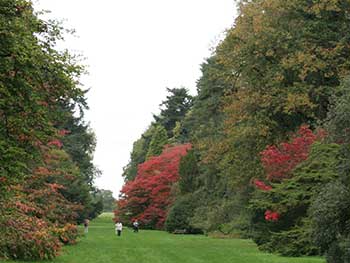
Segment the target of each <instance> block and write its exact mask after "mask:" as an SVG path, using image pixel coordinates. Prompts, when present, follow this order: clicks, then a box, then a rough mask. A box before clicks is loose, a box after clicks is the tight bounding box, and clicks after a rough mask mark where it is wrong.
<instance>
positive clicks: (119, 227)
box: [115, 222, 123, 236]
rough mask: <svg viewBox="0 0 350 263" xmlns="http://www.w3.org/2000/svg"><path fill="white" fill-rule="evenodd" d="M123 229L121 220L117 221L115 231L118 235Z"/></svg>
mask: <svg viewBox="0 0 350 263" xmlns="http://www.w3.org/2000/svg"><path fill="white" fill-rule="evenodd" d="M122 230H123V224H122V223H121V222H118V223H116V224H115V233H116V234H117V235H118V236H120V235H121V234H122Z"/></svg>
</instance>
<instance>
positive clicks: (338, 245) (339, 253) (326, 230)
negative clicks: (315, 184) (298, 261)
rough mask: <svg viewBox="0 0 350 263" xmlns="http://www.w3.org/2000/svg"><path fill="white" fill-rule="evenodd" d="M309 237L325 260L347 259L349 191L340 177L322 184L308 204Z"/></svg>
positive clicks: (334, 262)
mask: <svg viewBox="0 0 350 263" xmlns="http://www.w3.org/2000/svg"><path fill="white" fill-rule="evenodd" d="M310 215H311V218H312V223H313V231H312V232H313V235H312V236H313V238H314V241H315V243H316V245H317V246H319V247H320V248H321V250H322V252H324V253H326V256H327V262H329V263H338V262H350V261H349V260H350V258H349V256H350V254H349V249H350V246H349V245H350V191H349V187H348V186H346V185H344V183H343V182H341V181H340V180H337V181H334V182H332V183H329V184H327V185H326V186H324V188H323V190H322V191H321V192H320V193H319V195H318V197H317V199H316V200H315V201H314V202H313V204H312V206H311V208H310Z"/></svg>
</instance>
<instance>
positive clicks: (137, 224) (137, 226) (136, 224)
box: [132, 220, 139, 233]
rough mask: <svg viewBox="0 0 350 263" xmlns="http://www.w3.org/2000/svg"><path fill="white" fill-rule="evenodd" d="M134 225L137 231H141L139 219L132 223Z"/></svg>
mask: <svg viewBox="0 0 350 263" xmlns="http://www.w3.org/2000/svg"><path fill="white" fill-rule="evenodd" d="M132 226H133V227H134V232H135V233H137V232H139V222H137V220H135V221H134V222H133V223H132Z"/></svg>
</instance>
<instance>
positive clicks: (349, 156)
mask: <svg viewBox="0 0 350 263" xmlns="http://www.w3.org/2000/svg"><path fill="white" fill-rule="evenodd" d="M349 99H350V83H349V78H346V79H345V80H344V81H343V82H342V85H341V86H340V87H339V88H338V92H337V93H336V94H335V95H334V96H333V98H332V104H331V107H330V110H329V113H328V117H327V120H326V122H325V127H326V128H327V130H328V131H329V133H330V136H329V140H331V141H335V142H338V143H339V142H340V143H341V144H340V155H339V166H338V170H337V171H338V174H339V179H337V180H333V181H332V182H330V183H329V184H327V185H325V186H324V187H323V189H322V191H321V192H320V194H319V195H318V196H317V198H316V200H314V202H313V203H312V206H311V209H310V214H311V219H312V223H313V239H314V241H315V243H316V244H317V245H318V246H319V247H320V249H321V251H322V252H323V253H325V254H326V257H327V262H329V263H338V262H339V263H340V262H341V263H343V262H350V253H349V249H350V221H349V218H350V201H349V200H350V191H349V189H350V188H349V187H350V168H349V167H350V136H349V135H350V133H349V130H350V123H349V117H350V115H349V110H350V100H349Z"/></svg>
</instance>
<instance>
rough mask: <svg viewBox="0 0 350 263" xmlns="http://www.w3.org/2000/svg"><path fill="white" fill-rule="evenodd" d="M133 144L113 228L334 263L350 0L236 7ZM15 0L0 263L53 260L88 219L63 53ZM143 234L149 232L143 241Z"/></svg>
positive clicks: (5, 76)
mask: <svg viewBox="0 0 350 263" xmlns="http://www.w3.org/2000/svg"><path fill="white" fill-rule="evenodd" d="M237 6H238V15H237V18H236V20H235V22H234V24H233V26H232V27H231V28H229V29H228V30H227V32H226V35H225V37H224V38H223V39H222V41H221V42H220V43H219V44H218V45H217V47H216V48H215V50H214V51H213V53H212V55H211V56H210V57H209V58H206V60H205V62H204V63H203V64H202V65H201V77H200V78H199V79H198V81H197V94H196V95H190V94H189V92H188V90H187V89H186V88H185V87H180V88H168V96H167V97H166V98H165V99H164V101H163V102H162V103H161V104H160V113H159V114H157V115H154V120H153V121H152V123H150V124H149V127H148V128H147V129H146V130H145V131H144V133H143V134H142V135H141V136H140V138H139V139H138V140H136V141H135V142H134V144H133V148H132V152H131V154H130V161H129V163H127V164H126V166H125V168H124V172H123V177H124V180H125V185H124V186H123V188H122V190H121V193H120V196H119V198H118V200H117V202H116V204H115V206H116V209H115V212H114V217H115V218H114V220H115V221H117V220H118V221H121V222H123V224H124V225H126V226H128V225H131V224H132V221H133V220H136V219H137V220H138V221H139V223H140V227H141V229H152V230H155V229H156V230H166V231H168V232H170V233H187V234H205V235H216V236H219V237H225V238H242V239H251V240H253V241H254V242H255V243H256V244H257V245H258V247H259V249H260V250H262V251H266V252H270V253H276V254H280V255H284V256H303V255H322V256H325V258H326V260H327V262H329V263H338V262H339V263H340V262H350V27H349V25H350V1H349V0H288V1H285V0H240V1H237ZM66 33H67V32H66V30H65V29H64V28H63V27H62V26H61V24H60V23H58V22H56V21H43V20H42V19H39V17H38V14H37V13H35V12H34V10H33V7H32V4H31V2H30V1H27V0H0V259H1V260H2V259H5V260H6V259H15V260H39V259H49V260H50V259H53V258H54V257H56V256H57V255H58V254H59V253H60V251H61V248H62V247H63V246H64V245H70V244H74V243H76V242H77V240H78V236H79V231H78V227H77V225H78V224H80V223H82V222H83V221H84V219H87V218H89V219H93V218H95V217H96V216H97V215H99V214H100V213H101V212H102V211H103V203H104V201H103V199H104V198H103V197H104V196H105V197H106V198H105V200H107V199H108V200H109V201H108V202H107V203H108V208H107V207H105V209H107V210H109V211H110V210H111V209H113V205H111V204H110V203H111V201H113V199H112V197H111V193H110V192H106V191H102V190H99V189H97V188H96V187H95V186H94V178H96V176H98V175H99V174H100V171H99V170H98V169H97V168H96V167H95V166H94V164H93V162H92V160H93V153H94V149H95V146H96V138H95V135H94V132H93V131H92V129H91V127H90V126H89V124H88V123H86V121H85V120H84V112H85V111H86V110H88V105H87V103H86V93H87V91H86V90H84V89H83V87H82V85H81V83H80V82H79V79H80V77H81V75H82V74H84V73H85V69H84V66H82V64H81V62H80V60H79V57H76V56H74V55H72V54H71V53H69V52H68V51H66V50H63V51H60V50H58V49H57V48H56V45H57V42H59V41H63V40H64V37H63V36H64V34H66ZM154 233H157V232H154Z"/></svg>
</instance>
